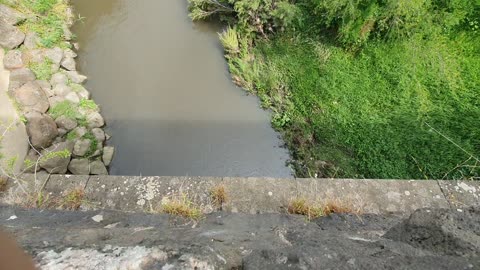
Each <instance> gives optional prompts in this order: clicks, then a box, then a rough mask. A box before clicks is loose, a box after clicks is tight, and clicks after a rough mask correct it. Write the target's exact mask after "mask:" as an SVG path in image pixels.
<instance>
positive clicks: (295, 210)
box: [287, 198, 325, 220]
mask: <svg viewBox="0 0 480 270" xmlns="http://www.w3.org/2000/svg"><path fill="white" fill-rule="evenodd" d="M287 211H288V213H290V214H294V215H303V216H305V217H306V218H307V219H308V220H312V219H316V218H319V217H321V216H324V215H325V213H324V211H323V209H322V208H321V207H319V206H317V205H315V204H313V203H311V202H309V201H307V200H306V199H304V198H296V199H293V200H291V201H290V202H289V204H288V207H287Z"/></svg>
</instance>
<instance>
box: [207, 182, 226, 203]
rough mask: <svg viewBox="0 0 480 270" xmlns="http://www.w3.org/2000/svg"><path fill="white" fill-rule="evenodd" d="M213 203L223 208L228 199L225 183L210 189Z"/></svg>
mask: <svg viewBox="0 0 480 270" xmlns="http://www.w3.org/2000/svg"><path fill="white" fill-rule="evenodd" d="M210 197H211V199H212V203H213V205H215V206H216V207H218V208H221V207H222V206H223V204H224V203H226V202H227V201H228V194H227V191H226V189H225V186H224V185H219V186H216V187H214V188H212V189H211V190H210Z"/></svg>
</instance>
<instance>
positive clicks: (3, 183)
mask: <svg viewBox="0 0 480 270" xmlns="http://www.w3.org/2000/svg"><path fill="white" fill-rule="evenodd" d="M7 184H8V178H6V177H3V176H0V192H5V191H7Z"/></svg>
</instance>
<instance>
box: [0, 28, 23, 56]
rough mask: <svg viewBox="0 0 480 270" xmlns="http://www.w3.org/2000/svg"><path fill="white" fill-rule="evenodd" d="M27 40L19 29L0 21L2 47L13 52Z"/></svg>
mask: <svg viewBox="0 0 480 270" xmlns="http://www.w3.org/2000/svg"><path fill="white" fill-rule="evenodd" d="M24 40H25V34H24V33H23V32H22V31H20V30H19V29H18V28H17V27H15V26H11V25H9V24H6V23H4V22H2V21H0V46H1V47H3V48H5V49H9V50H13V49H15V48H17V47H18V46H20V45H21V44H22V43H23V41H24Z"/></svg>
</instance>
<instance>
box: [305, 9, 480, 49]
mask: <svg viewBox="0 0 480 270" xmlns="http://www.w3.org/2000/svg"><path fill="white" fill-rule="evenodd" d="M307 2H309V1H307ZM312 2H313V3H314V7H313V8H314V13H315V15H316V16H317V17H318V19H319V21H320V23H323V24H324V25H325V26H327V27H333V28H335V29H337V31H338V34H339V39H340V40H341V41H342V42H343V43H345V44H362V43H364V42H365V41H367V40H368V39H370V38H371V37H381V38H386V39H398V38H403V37H409V36H412V35H414V34H421V35H435V34H438V33H440V32H447V33H448V32H450V31H452V30H456V29H458V28H466V29H470V30H472V29H473V30H475V29H478V22H479V21H478V20H479V17H480V12H479V10H480V1H478V0H450V1H445V0H336V1H330V0H312Z"/></svg>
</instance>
